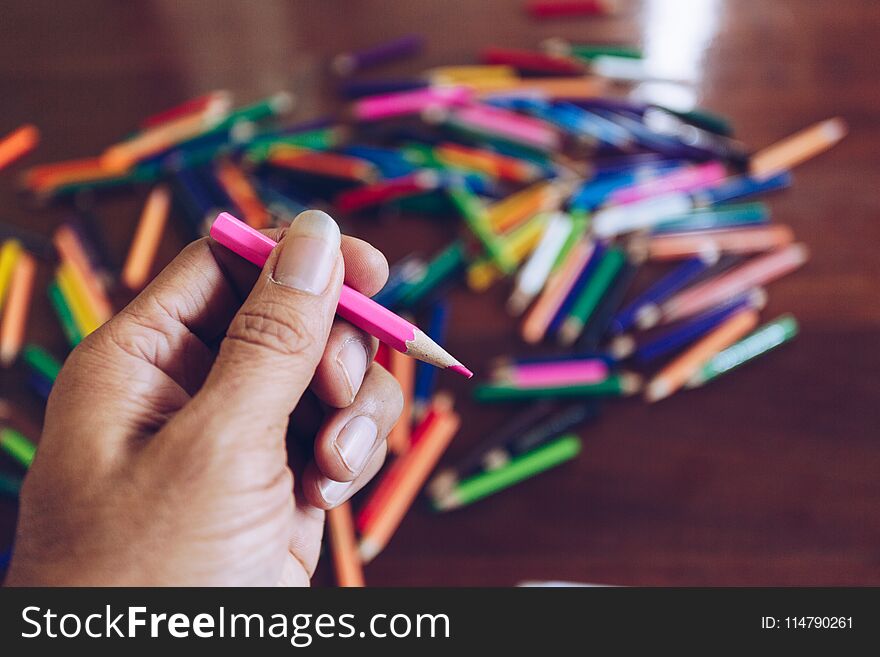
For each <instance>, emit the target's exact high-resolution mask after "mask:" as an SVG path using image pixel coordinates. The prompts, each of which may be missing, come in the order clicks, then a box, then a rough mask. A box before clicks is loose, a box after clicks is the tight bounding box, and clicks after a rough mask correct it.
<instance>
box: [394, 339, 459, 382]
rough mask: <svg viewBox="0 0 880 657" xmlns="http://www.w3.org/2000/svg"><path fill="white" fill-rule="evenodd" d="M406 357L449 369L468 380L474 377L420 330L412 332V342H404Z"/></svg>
mask: <svg viewBox="0 0 880 657" xmlns="http://www.w3.org/2000/svg"><path fill="white" fill-rule="evenodd" d="M406 355H407V356H411V357H413V358H415V359H417V360H421V361H424V362H426V363H430V364H431V365H436V366H437V367H442V368H444V369H450V370H452V371H453V372H455V373H457V374H461V375H462V376H464V377H466V378H468V379H469V378H471V377H472V376H473V375H474V373H473V372H471V371H470V370H469V369H468V368H466V367H465V366H464V365H462V364H461V363H460V362H459V361H457V360H456V359H455V358H453V356H452V355H451V354H450V353H449V352H448V351H446V350H445V349H444V348H443V347H441V346H440V345H439V344H437V343H436V342H434V341H433V340H432V339H431V338H430V337H428V335H427V334H426V333H424V332H423V331H422V330H420V329H416V330H415V331H413V337H412V340H407V341H406Z"/></svg>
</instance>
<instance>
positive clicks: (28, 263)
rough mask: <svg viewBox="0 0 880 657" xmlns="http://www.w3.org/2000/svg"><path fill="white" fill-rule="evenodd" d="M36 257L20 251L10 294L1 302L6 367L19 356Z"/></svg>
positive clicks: (0, 355)
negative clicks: (2, 303)
mask: <svg viewBox="0 0 880 657" xmlns="http://www.w3.org/2000/svg"><path fill="white" fill-rule="evenodd" d="M36 275H37V261H36V260H35V259H34V257H33V256H32V255H31V254H30V253H28V252H27V251H22V252H21V253H20V254H19V256H18V262H17V263H16V265H15V274H14V275H13V277H12V284H11V286H10V288H9V296H8V297H7V299H6V303H5V304H4V306H3V317H2V320H0V365H2V366H3V367H8V366H9V365H11V364H12V363H13V362H15V359H16V358H17V357H18V352H19V351H21V346H22V345H23V344H24V333H25V327H26V326H27V317H28V310H29V309H30V305H31V297H32V296H33V293H34V279H35V278H36Z"/></svg>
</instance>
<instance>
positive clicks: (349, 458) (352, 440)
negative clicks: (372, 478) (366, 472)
mask: <svg viewBox="0 0 880 657" xmlns="http://www.w3.org/2000/svg"><path fill="white" fill-rule="evenodd" d="M378 433H379V430H378V429H377V428H376V423H375V422H373V420H371V419H370V418H368V417H366V416H364V415H359V416H358V417H356V418H353V419H351V420H349V421H348V424H346V425H345V426H344V427H342V431H340V432H339V435H337V436H336V441H335V442H334V443H333V446H334V447H335V448H336V452H337V453H338V454H339V458H340V459H342V462H343V463H344V464H345V467H346V468H348V471H349V472H351V473H352V474H353V475H358V474H360V472H361V470H363V469H364V466H365V465H366V464H367V459H368V458H369V457H370V454H371V453H372V452H373V446H374V445H375V444H376V436H377V435H378Z"/></svg>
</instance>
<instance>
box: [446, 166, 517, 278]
mask: <svg viewBox="0 0 880 657" xmlns="http://www.w3.org/2000/svg"><path fill="white" fill-rule="evenodd" d="M446 193H447V194H449V198H450V199H452V203H453V204H454V205H455V208H456V209H457V210H458V212H459V213H460V214H461V216H462V217H463V218H464V221H465V223H466V224H467V226H468V228H469V229H470V231H471V232H472V233H473V234H474V236H475V237H476V238H477V239H478V240H479V241H480V243H481V244H482V245H483V248H485V249H486V253H487V254H488V255H489V257H490V258H492V261H493V262H494V263H495V264H496V265H497V266H498V268H499V269H500V270H501V271H503V272H504V273H506V274H509V273H510V272H512V271H513V270H514V269H515V264H514V263H512V262H511V261H510V258H509V257H508V256H507V254H506V253H505V251H504V247H503V245H502V243H501V240H500V239H499V236H498V235H497V234H496V233H495V231H494V230H492V227H491V226H490V225H489V221H488V219H487V216H486V208H485V207H484V206H483V202H482V201H481V200H480V198H479V197H478V196H477V195H476V194H474V193H473V192H471V191H470V190H469V189H468V188H467V187H466V186H465V185H464V184H463V183H453V184H451V185H449V186H448V187H447V188H446Z"/></svg>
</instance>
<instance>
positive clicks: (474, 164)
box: [435, 143, 541, 183]
mask: <svg viewBox="0 0 880 657" xmlns="http://www.w3.org/2000/svg"><path fill="white" fill-rule="evenodd" d="M435 151H436V154H437V157H438V159H440V161H442V162H443V163H444V164H447V165H449V166H453V167H456V166H457V167H463V168H466V169H472V170H474V171H481V172H482V173H485V174H487V175H490V176H494V177H496V178H500V179H501V180H509V181H511V182H518V183H528V182H532V181H534V180H535V179H536V178H538V177H540V175H541V169H540V167H538V166H537V165H535V164H533V163H531V162H527V161H525V160H520V159H517V158H515V157H508V156H506V155H500V154H498V153H494V152H492V151H487V150H484V149H482V148H471V147H469V146H462V145H461V144H453V143H446V144H440V145H439V146H437V147H436V149H435Z"/></svg>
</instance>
